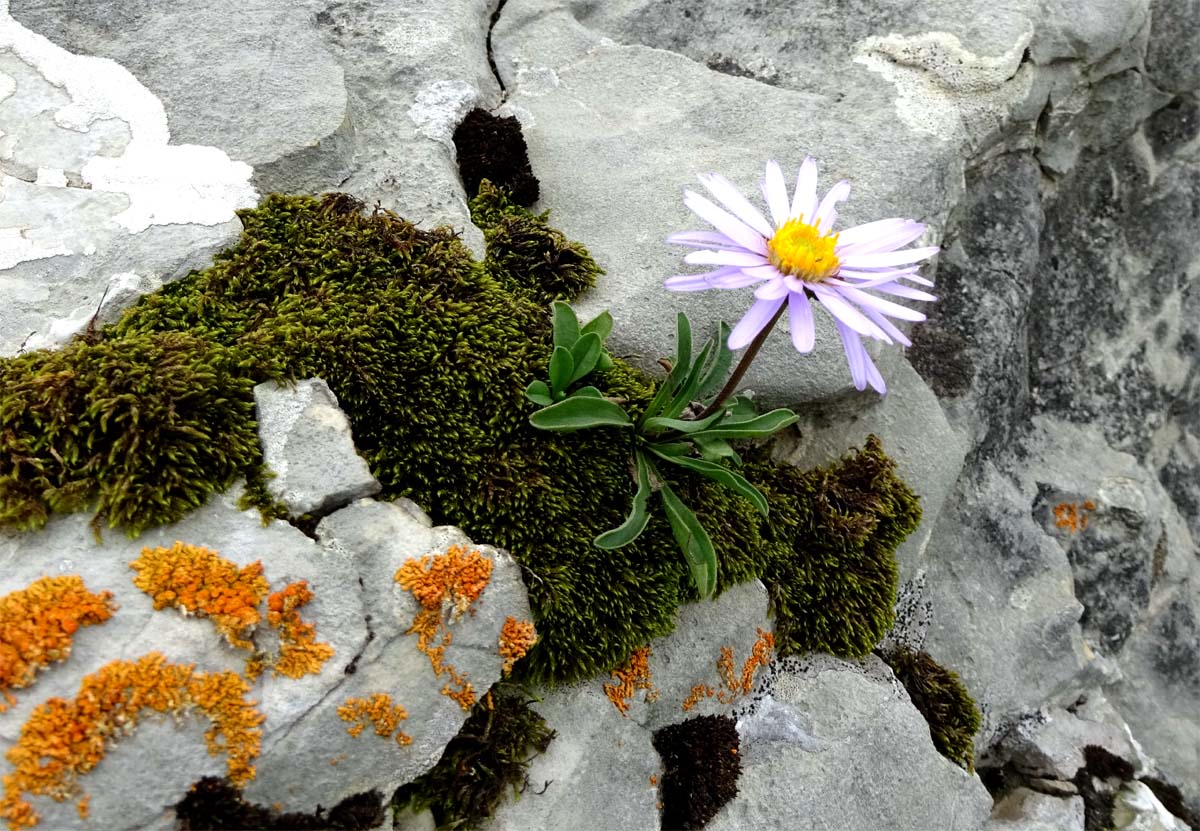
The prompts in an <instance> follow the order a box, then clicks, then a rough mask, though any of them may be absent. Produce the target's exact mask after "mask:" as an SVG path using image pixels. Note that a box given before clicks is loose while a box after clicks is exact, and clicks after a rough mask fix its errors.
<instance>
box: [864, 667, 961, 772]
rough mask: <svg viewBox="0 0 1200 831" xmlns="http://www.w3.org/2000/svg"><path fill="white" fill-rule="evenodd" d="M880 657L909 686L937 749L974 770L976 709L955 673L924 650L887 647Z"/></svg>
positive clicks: (911, 696)
mask: <svg viewBox="0 0 1200 831" xmlns="http://www.w3.org/2000/svg"><path fill="white" fill-rule="evenodd" d="M883 659H884V660H885V661H886V662H887V664H888V666H890V667H891V668H892V672H894V673H896V678H897V679H899V681H900V683H901V684H903V685H904V689H906V690H908V697H909V698H910V699H912V703H913V706H914V707H916V708H917V710H918V711H919V712H920V713H921V715H922V716H924V717H925V721H927V722H928V723H929V734H930V736H932V737H933V744H934V747H936V748H937V749H938V752H939V753H941V754H942V755H943V756H945V757H946V758H947V759H949V760H950V761H952V762H954V763H955V764H958V765H961V766H962V767H964V768H966V769H967V770H973V769H974V764H975V734H976V733H977V732H979V724H980V718H979V709H978V708H977V707H976V706H975V701H974V700H973V699H972V698H971V696H970V694H969V693H968V692H967V688H966V687H965V686H963V683H962V680H961V679H960V678H959V677H958V674H957V673H955V672H953V671H951V670H948V669H946V668H945V667H943V666H942V665H941V664H939V663H938V662H937V661H935V660H933V658H932V657H931V656H930V655H929V654H928V653H926V652H913V651H911V650H908V649H904V648H899V649H895V650H889V651H888V652H887V653H886V654H885V655H884V656H883Z"/></svg>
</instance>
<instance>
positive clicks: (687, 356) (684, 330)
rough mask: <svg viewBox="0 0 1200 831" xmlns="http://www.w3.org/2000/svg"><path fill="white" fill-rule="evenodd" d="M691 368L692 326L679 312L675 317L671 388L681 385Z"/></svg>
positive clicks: (685, 316)
mask: <svg viewBox="0 0 1200 831" xmlns="http://www.w3.org/2000/svg"><path fill="white" fill-rule="evenodd" d="M691 366H692V324H691V323H690V322H689V321H688V317H687V315H685V314H684V313H683V312H680V313H679V314H678V315H676V316H675V362H674V363H673V364H671V376H670V377H671V383H672V387H673V388H674V387H678V386H679V385H680V384H682V383H683V379H684V377H685V376H686V375H687V372H688V370H689V369H691Z"/></svg>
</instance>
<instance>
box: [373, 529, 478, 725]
mask: <svg viewBox="0 0 1200 831" xmlns="http://www.w3.org/2000/svg"><path fill="white" fill-rule="evenodd" d="M395 579H396V582H397V583H399V584H400V588H402V589H404V590H405V591H408V592H411V593H412V596H413V597H415V598H416V599H417V602H418V603H420V604H421V611H419V612H417V614H416V616H415V617H414V618H413V622H412V625H411V626H410V627H409V629H408V634H410V635H414V634H415V635H416V636H417V649H418V650H419V651H420V652H421V653H422V654H423V655H425V656H426V657H427V658H429V666H430V667H431V668H432V669H433V674H434V675H435V676H436V677H438V678H441V677H442V676H443V675H448V676H449V678H450V680H449V681H447V682H446V684H445V686H443V687H442V695H444V696H446V697H447V698H450V699H452V700H454V701H456V702H458V704H459V706H460V707H462V708H463V709H464V710H470V709H471V707H472V706H473V705H474V704H475V690H474V688H473V687H472V686H471V683H470V682H469V681H468V680H467V678H466V676H465V675H463V674H461V673H459V672H458V671H457V670H455V668H454V667H453V666H451V665H450V664H449V663H447V662H446V660H445V657H446V649H447V647H449V646H450V644H451V642H452V641H453V633H452V632H451V631H449V629H448V628H447V624H448V623H452V622H454V621H456V620H458V619H459V618H461V617H462V616H463V615H464V614H466V613H467V612H468V611H471V604H472V603H474V602H475V601H476V600H478V599H479V596H480V595H481V594H483V590H484V589H485V588H487V584H488V581H489V580H491V579H492V561H491V560H490V559H488V558H487V557H485V556H483V554H481V553H480V552H479V551H477V550H474V549H471V550H468V549H467V547H466V546H464V545H452V546H450V548H449V549H447V550H446V552H445V553H443V554H436V555H430V554H426V555H425V556H423V557H421V558H420V559H412V560H408V561H406V562H405V563H404V564H403V565H402V566H400V568H399V569H397V570H396V578H395ZM447 615H448V617H449V620H448V621H447V620H445V619H444V618H445V616H447Z"/></svg>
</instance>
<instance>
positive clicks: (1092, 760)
mask: <svg viewBox="0 0 1200 831" xmlns="http://www.w3.org/2000/svg"><path fill="white" fill-rule="evenodd" d="M1083 763H1084V767H1085V769H1086V770H1087V772H1088V773H1089V774H1090V775H1091V776H1095V777H1097V778H1099V779H1117V780H1119V781H1121V782H1128V781H1129V780H1130V779H1132V778H1133V765H1132V764H1131V763H1129V762H1128V761H1126V760H1125V759H1122V758H1121V757H1120V756H1118V755H1116V754H1115V753H1112V752H1110V751H1109V750H1106V749H1105V748H1103V747H1101V746H1100V745H1096V744H1089V745H1086V746H1085V747H1084V748H1083Z"/></svg>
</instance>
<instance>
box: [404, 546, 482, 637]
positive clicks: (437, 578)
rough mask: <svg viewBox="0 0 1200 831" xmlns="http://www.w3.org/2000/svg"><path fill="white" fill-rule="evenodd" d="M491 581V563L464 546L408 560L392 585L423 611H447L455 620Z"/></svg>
mask: <svg viewBox="0 0 1200 831" xmlns="http://www.w3.org/2000/svg"><path fill="white" fill-rule="evenodd" d="M491 579H492V561H491V560H489V559H488V558H487V557H485V556H483V554H481V553H479V551H476V550H474V549H471V550H469V551H468V550H467V547H466V546H465V545H452V546H450V548H449V549H447V551H446V553H444V554H437V555H429V554H426V555H425V556H424V557H421V558H420V559H419V560H408V561H407V562H405V563H404V565H402V566H400V568H399V569H397V571H396V582H397V583H399V584H400V587H401V588H402V589H404V590H406V591H409V592H411V593H412V596H413V597H415V598H416V599H417V602H418V603H420V604H421V606H422V607H423V608H425V609H430V610H433V609H437V610H441V609H443V608H444V607H449V608H450V609H451V614H452V616H453V619H455V620H457V619H458V618H460V617H462V615H463V614H464V613H465V612H466V611H467V609H469V608H470V607H471V604H472V603H474V602H475V601H476V600H478V599H479V595H481V594H483V590H484V589H485V588H487V584H488V581H489V580H491Z"/></svg>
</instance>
